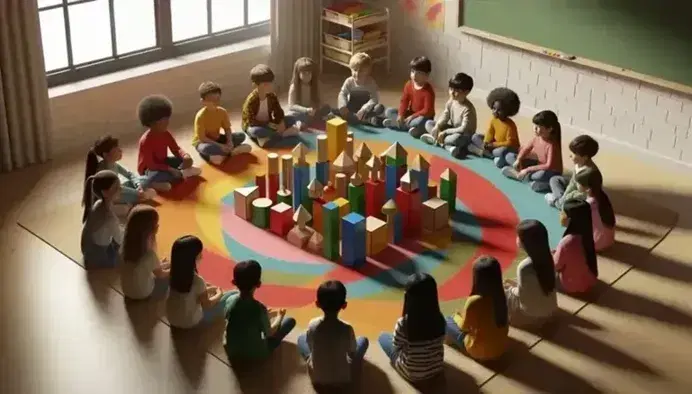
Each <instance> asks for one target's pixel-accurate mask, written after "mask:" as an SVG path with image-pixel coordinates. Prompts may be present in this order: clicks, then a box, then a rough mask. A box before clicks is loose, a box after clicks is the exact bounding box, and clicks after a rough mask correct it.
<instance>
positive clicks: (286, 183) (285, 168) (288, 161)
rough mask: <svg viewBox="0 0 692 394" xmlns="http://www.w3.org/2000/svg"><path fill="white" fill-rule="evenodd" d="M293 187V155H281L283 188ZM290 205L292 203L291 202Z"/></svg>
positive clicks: (289, 188)
mask: <svg viewBox="0 0 692 394" xmlns="http://www.w3.org/2000/svg"><path fill="white" fill-rule="evenodd" d="M292 188H293V155H283V156H281V189H282V190H292ZM289 205H290V204H289Z"/></svg>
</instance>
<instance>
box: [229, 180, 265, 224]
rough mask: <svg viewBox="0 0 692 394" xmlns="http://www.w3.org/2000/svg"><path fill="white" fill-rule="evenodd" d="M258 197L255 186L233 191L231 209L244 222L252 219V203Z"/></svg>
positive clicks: (257, 189)
mask: <svg viewBox="0 0 692 394" xmlns="http://www.w3.org/2000/svg"><path fill="white" fill-rule="evenodd" d="M259 197H260V190H259V187H257V186H251V187H240V188H238V189H235V190H234V191H233V208H234V210H235V214H236V215H238V217H240V218H243V219H245V220H251V219H252V202H253V201H254V200H255V199H258V198H259Z"/></svg>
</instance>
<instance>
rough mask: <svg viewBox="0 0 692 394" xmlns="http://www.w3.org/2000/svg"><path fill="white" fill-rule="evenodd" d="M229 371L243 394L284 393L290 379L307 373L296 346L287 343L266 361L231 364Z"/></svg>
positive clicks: (283, 343) (282, 344)
mask: <svg viewBox="0 0 692 394" xmlns="http://www.w3.org/2000/svg"><path fill="white" fill-rule="evenodd" d="M224 362H226V360H224ZM231 369H232V372H233V373H234V374H235V377H236V379H237V381H238V385H239V386H240V392H242V393H245V394H249V393H258V394H266V393H281V392H284V391H285V390H286V389H285V386H287V385H289V384H290V382H291V380H292V379H294V378H295V377H296V376H299V375H304V374H306V373H307V370H306V368H305V364H304V363H303V361H301V359H300V356H299V354H298V349H297V347H296V345H295V344H294V343H292V342H287V341H283V342H282V343H281V346H279V347H278V348H277V349H276V350H275V351H274V352H273V353H272V355H271V357H269V358H268V359H266V360H263V361H259V362H253V363H246V364H238V363H231Z"/></svg>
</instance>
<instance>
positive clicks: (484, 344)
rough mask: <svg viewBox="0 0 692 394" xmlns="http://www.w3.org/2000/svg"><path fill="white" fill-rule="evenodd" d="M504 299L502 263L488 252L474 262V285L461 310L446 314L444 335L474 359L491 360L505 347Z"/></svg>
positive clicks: (506, 331) (506, 328)
mask: <svg viewBox="0 0 692 394" xmlns="http://www.w3.org/2000/svg"><path fill="white" fill-rule="evenodd" d="M508 333H509V325H508V317H507V300H506V299H505V291H504V288H503V285H502V267H501V266H500V263H499V262H498V261H497V260H496V259H495V258H494V257H491V256H481V257H479V258H478V259H477V260H476V261H475V262H474V263H473V288H472V289H471V295H470V296H469V298H467V299H466V304H465V305H464V311H463V312H461V313H459V312H457V313H456V314H455V315H454V316H452V317H448V318H447V338H448V339H449V340H450V341H451V342H452V343H453V344H455V345H456V346H459V347H460V348H463V349H465V350H466V353H467V354H468V355H469V356H471V357H472V358H474V359H476V360H494V359H497V358H498V357H500V356H501V355H502V354H503V353H504V352H505V348H506V347H507V341H508V340H507V338H508Z"/></svg>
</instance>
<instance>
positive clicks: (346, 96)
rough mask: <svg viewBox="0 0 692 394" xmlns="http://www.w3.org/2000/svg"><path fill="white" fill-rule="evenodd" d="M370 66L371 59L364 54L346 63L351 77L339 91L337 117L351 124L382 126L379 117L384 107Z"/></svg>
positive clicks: (357, 54)
mask: <svg viewBox="0 0 692 394" xmlns="http://www.w3.org/2000/svg"><path fill="white" fill-rule="evenodd" d="M372 65H373V61H372V58H371V57H370V55H368V54H367V53H364V52H359V53H356V54H355V55H353V56H351V60H350V61H349V63H348V67H349V68H350V69H351V76H350V77H348V78H346V80H345V81H344V84H343V85H342V86H341V90H340V91H339V97H338V109H339V115H340V116H341V117H342V118H344V119H345V120H346V121H347V122H349V123H351V124H370V125H373V126H381V124H382V120H381V119H380V117H379V116H380V115H381V114H382V113H383V112H384V106H383V105H382V104H380V94H379V92H378V87H377V84H376V83H375V80H374V79H373V78H372V75H371V73H372Z"/></svg>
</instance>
